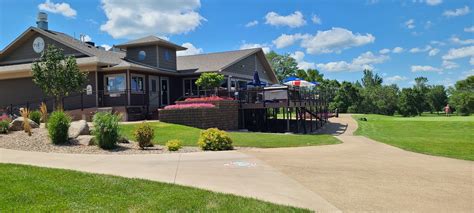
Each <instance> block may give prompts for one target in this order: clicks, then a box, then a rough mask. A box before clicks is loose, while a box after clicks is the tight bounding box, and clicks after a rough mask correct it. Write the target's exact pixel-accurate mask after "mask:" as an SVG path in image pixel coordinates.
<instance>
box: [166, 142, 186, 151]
mask: <svg viewBox="0 0 474 213" xmlns="http://www.w3.org/2000/svg"><path fill="white" fill-rule="evenodd" d="M182 144H183V143H182V142H181V141H180V140H177V139H174V140H170V141H168V142H166V147H167V148H168V151H178V150H179V149H181V148H182V147H183V145H182Z"/></svg>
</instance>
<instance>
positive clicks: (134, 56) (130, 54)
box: [126, 46, 158, 67]
mask: <svg viewBox="0 0 474 213" xmlns="http://www.w3.org/2000/svg"><path fill="white" fill-rule="evenodd" d="M142 50H143V51H145V53H146V57H145V60H143V61H140V60H138V53H139V52H140V51H142ZM126 58H127V59H130V60H132V61H136V62H139V63H143V64H148V65H150V66H154V67H157V66H158V57H157V47H156V46H141V47H130V48H127V56H126Z"/></svg>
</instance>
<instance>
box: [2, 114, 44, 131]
mask: <svg viewBox="0 0 474 213" xmlns="http://www.w3.org/2000/svg"><path fill="white" fill-rule="evenodd" d="M23 121H24V119H23V117H18V118H16V119H15V120H13V121H12V122H11V123H10V127H9V130H10V131H21V130H23ZM28 122H29V123H30V126H31V128H32V129H34V128H38V127H39V125H38V124H37V123H35V122H34V121H32V120H30V119H28Z"/></svg>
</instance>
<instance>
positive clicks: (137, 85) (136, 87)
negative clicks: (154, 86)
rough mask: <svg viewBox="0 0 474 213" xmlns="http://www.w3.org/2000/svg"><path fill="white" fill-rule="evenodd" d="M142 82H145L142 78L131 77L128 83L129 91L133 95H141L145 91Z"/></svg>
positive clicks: (138, 76)
mask: <svg viewBox="0 0 474 213" xmlns="http://www.w3.org/2000/svg"><path fill="white" fill-rule="evenodd" d="M143 82H145V77H144V76H142V75H132V78H131V81H130V87H131V88H130V89H131V91H132V92H135V93H143V92H144V91H145V85H144V84H143Z"/></svg>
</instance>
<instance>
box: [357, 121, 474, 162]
mask: <svg viewBox="0 0 474 213" xmlns="http://www.w3.org/2000/svg"><path fill="white" fill-rule="evenodd" d="M354 117H355V119H357V120H358V118H360V117H366V118H367V120H368V121H360V120H358V124H359V128H358V130H357V131H356V134H358V135H364V136H367V137H369V138H372V139H374V140H377V141H380V142H383V143H386V144H390V145H393V146H396V147H399V148H402V149H405V150H408V151H413V152H419V153H424V154H429V155H437V156H445V157H450V158H457V159H465V160H474V139H473V138H474V131H473V130H474V116H452V117H445V116H437V115H436V114H431V115H430V114H423V116H421V117H408V118H404V117H399V116H382V115H355V116H354Z"/></svg>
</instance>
